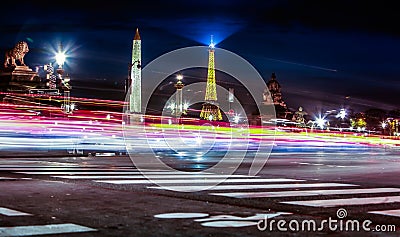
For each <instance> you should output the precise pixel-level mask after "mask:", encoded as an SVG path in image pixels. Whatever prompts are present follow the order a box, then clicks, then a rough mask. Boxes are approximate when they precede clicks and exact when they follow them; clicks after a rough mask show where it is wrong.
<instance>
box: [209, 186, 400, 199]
mask: <svg viewBox="0 0 400 237" xmlns="http://www.w3.org/2000/svg"><path fill="white" fill-rule="evenodd" d="M389 192H400V189H399V188H366V189H361V188H360V189H335V190H329V189H328V190H326V189H325V190H307V191H282V192H232V193H210V195H216V196H224V197H234V198H261V197H269V198H271V197H300V196H318V195H335V194H360V193H389Z"/></svg>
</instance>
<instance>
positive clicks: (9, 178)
mask: <svg viewBox="0 0 400 237" xmlns="http://www.w3.org/2000/svg"><path fill="white" fill-rule="evenodd" d="M0 180H16V178H11V177H0Z"/></svg>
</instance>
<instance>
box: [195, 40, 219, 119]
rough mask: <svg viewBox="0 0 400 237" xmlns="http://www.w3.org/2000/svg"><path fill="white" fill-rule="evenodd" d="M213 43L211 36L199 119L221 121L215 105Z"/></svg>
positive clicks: (215, 85) (217, 107)
mask: <svg viewBox="0 0 400 237" xmlns="http://www.w3.org/2000/svg"><path fill="white" fill-rule="evenodd" d="M214 46H215V45H214V43H213V39H212V36H211V43H210V46H209V48H208V75H207V87H206V95H205V97H204V100H205V103H204V104H203V108H202V109H201V113H200V118H202V119H207V120H214V121H216V120H222V114H221V111H220V109H219V106H218V104H217V84H216V83H215V61H214Z"/></svg>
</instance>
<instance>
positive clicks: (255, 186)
mask: <svg viewBox="0 0 400 237" xmlns="http://www.w3.org/2000/svg"><path fill="white" fill-rule="evenodd" d="M350 186H358V185H356V184H342V183H301V184H264V185H262V184H243V185H217V186H214V187H210V188H209V190H230V189H232V190H243V189H281V188H316V187H317V188H320V187H350ZM200 187H201V186H200ZM147 188H154V189H173V190H176V191H191V190H194V191H195V190H198V188H199V186H198V185H192V186H163V187H158V186H154V187H147Z"/></svg>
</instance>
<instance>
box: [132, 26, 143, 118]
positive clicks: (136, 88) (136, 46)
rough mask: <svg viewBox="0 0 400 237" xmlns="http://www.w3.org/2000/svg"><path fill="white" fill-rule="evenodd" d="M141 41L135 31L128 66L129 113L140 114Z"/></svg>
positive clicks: (137, 32) (137, 31) (137, 30)
mask: <svg viewBox="0 0 400 237" xmlns="http://www.w3.org/2000/svg"><path fill="white" fill-rule="evenodd" d="M141 50H142V49H141V40H140V35H139V29H136V34H135V37H134V38H133V45H132V61H131V64H130V80H131V83H130V91H129V92H130V95H129V111H130V112H131V113H141V112H142V68H141V59H142V58H141V57H142V54H141Z"/></svg>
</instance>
